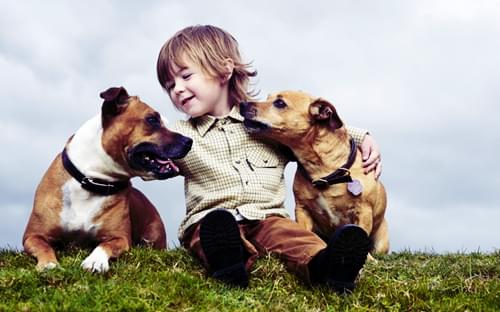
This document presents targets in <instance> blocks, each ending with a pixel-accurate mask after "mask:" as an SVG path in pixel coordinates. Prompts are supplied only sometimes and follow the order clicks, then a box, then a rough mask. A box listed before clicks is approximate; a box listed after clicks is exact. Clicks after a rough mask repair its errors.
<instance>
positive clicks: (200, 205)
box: [172, 105, 367, 241]
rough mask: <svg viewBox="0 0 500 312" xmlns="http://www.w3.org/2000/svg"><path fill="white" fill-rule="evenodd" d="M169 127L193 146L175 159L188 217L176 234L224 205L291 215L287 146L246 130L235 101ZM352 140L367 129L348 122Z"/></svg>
mask: <svg viewBox="0 0 500 312" xmlns="http://www.w3.org/2000/svg"><path fill="white" fill-rule="evenodd" d="M172 130H174V131H176V132H179V133H181V134H183V135H185V136H188V137H190V138H192V139H193V146H192V148H191V151H190V152H189V153H188V154H187V155H186V156H185V157H184V158H183V159H179V160H175V163H176V165H177V166H178V167H179V168H180V170H181V174H182V175H183V176H184V177H185V179H184V192H185V197H186V217H185V218H184V220H183V221H182V223H181V225H180V227H179V231H178V236H179V239H180V240H181V241H182V237H183V235H184V232H185V231H186V229H187V228H188V227H189V226H190V225H192V224H195V223H196V222H198V221H200V220H201V219H202V218H203V217H204V216H205V215H206V214H207V213H209V212H210V211H212V210H214V209H217V208H225V209H227V210H228V211H230V212H232V213H233V214H234V215H235V217H236V218H237V219H248V220H262V219H265V218H266V217H268V216H272V215H279V216H283V217H289V215H288V213H287V211H286V209H285V206H284V200H285V182H284V169H285V166H286V164H287V163H288V161H290V158H289V157H288V156H287V153H286V150H285V149H283V148H282V147H280V146H279V145H275V144H272V143H269V142H265V141H263V140H261V139H258V138H256V137H254V136H252V135H251V134H249V133H247V132H246V131H245V127H244V125H243V117H242V116H241V115H240V114H239V109H238V107H237V105H235V106H234V107H233V109H232V110H231V112H230V113H229V115H228V116H226V117H220V118H216V117H213V116H208V115H205V116H202V117H198V118H191V119H189V120H180V121H177V122H176V123H175V124H174V125H173V127H172ZM348 131H349V134H351V136H353V137H354V139H355V140H356V143H361V142H362V141H363V139H364V136H365V134H366V133H367V132H366V131H365V130H363V129H358V128H352V127H348Z"/></svg>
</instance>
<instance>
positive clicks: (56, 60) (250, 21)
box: [0, 0, 500, 253]
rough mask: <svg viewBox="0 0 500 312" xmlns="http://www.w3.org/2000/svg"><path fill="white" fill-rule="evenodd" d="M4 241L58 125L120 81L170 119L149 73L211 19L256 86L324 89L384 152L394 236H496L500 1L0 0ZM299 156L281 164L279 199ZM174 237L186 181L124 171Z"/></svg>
mask: <svg viewBox="0 0 500 312" xmlns="http://www.w3.org/2000/svg"><path fill="white" fill-rule="evenodd" d="M0 12H2V13H1V15H2V17H1V18H0V88H1V96H2V99H3V100H2V105H1V106H0V108H1V110H2V111H1V113H0V133H1V134H0V146H1V152H0V213H1V216H0V247H1V248H6V247H11V248H17V249H20V248H21V239H22V234H23V231H24V227H25V225H26V222H27V220H28V217H29V214H30V212H31V209H32V202H33V195H34V191H35V188H36V186H37V184H38V182H39V180H40V178H41V176H42V175H43V174H44V172H45V170H46V169H47V167H48V165H49V164H50V162H51V161H52V159H53V158H54V157H55V155H56V154H57V153H58V152H60V151H61V149H62V148H63V146H64V143H65V141H66V139H67V138H68V137H69V136H70V135H71V134H72V133H73V132H74V131H75V130H76V129H78V128H79V127H80V125H81V124H82V123H83V122H85V121H86V120H87V119H89V118H91V117H92V116H94V115H95V114H96V113H97V112H98V111H99V110H100V106H101V103H102V102H101V99H100V98H99V93H100V92H101V91H103V90H105V89H106V88H108V87H111V86H124V87H126V88H127V90H128V91H129V93H130V94H134V95H139V96H140V97H141V98H142V99H143V100H144V101H145V102H147V103H149V104H150V105H151V106H153V107H154V108H156V109H157V110H158V111H160V112H161V113H162V114H163V115H165V116H167V118H168V119H169V120H171V121H174V120H177V119H182V118H185V116H183V115H182V114H180V113H179V112H177V111H175V110H174V109H173V107H172V104H171V102H170V100H169V99H168V97H167V96H166V94H165V93H164V92H163V91H162V89H161V88H160V86H159V84H158V82H157V79H156V73H155V64H156V58H157V55H158V52H159V50H160V48H161V46H162V45H163V43H164V42H165V41H166V40H167V39H168V38H169V37H170V36H171V35H173V34H174V33H175V32H176V31H178V30H180V29H181V28H183V27H185V26H189V25H193V24H213V25H217V26H220V27H222V28H224V29H226V30H227V31H229V32H230V33H231V34H233V35H234V36H235V38H236V39H237V40H238V41H239V43H240V49H241V52H242V54H243V57H244V58H245V60H246V61H251V62H252V64H253V65H254V67H255V68H256V69H257V70H258V72H259V75H258V79H257V80H256V81H255V88H256V89H258V90H260V97H261V98H263V97H265V96H267V94H268V93H271V92H275V91H278V90H283V89H299V90H304V91H307V92H309V93H311V94H314V95H318V96H322V97H324V98H327V99H329V100H331V101H333V102H334V103H335V105H336V107H337V110H338V112H339V114H340V116H341V118H343V120H344V121H345V122H346V123H347V124H350V125H354V126H358V127H363V128H366V129H369V131H370V132H371V133H372V134H373V136H374V137H375V139H376V140H377V142H378V143H379V145H380V147H381V151H382V158H383V164H384V167H383V173H382V177H381V180H382V182H383V183H384V184H385V186H386V189H387V192H388V209H387V218H388V222H389V229H390V238H391V244H392V250H393V251H401V250H408V249H409V250H412V251H434V252H439V253H446V252H472V251H477V250H479V251H485V252H490V251H493V250H495V249H498V248H500V230H499V227H498V223H499V220H500V199H499V196H500V170H499V162H498V159H499V157H498V154H500V144H499V143H500V122H499V121H500V117H499V114H500V105H499V104H500V103H499V99H500V87H499V82H500V57H499V56H500V18H499V17H500V2H498V1H494V0H492V1H482V0H475V1H462V0H419V1H416V0H415V1H398V0H393V1H370V0H366V1H360V0H358V1H321V2H317V1H302V0H300V1H264V0H262V1H261V0H257V1H255V0H254V1H245V2H243V1H240V2H237V1H229V0H228V1H18V0H12V1H10V0H0ZM294 170H295V165H289V167H288V168H287V175H286V178H287V184H288V189H289V192H288V199H287V203H286V204H287V208H288V209H289V210H290V212H292V209H293V195H292V193H291V190H290V185H291V181H292V179H293V172H294ZM134 184H135V185H136V186H137V187H139V188H140V189H141V190H142V191H143V192H144V193H145V194H146V195H147V196H148V197H149V198H150V199H151V200H152V201H153V202H154V204H155V205H156V207H157V208H158V210H159V211H160V213H161V216H162V218H163V220H164V222H165V224H166V227H167V235H168V241H169V245H170V246H171V247H175V246H178V245H179V243H178V240H177V236H176V231H177V228H178V226H179V223H180V221H181V218H182V217H183V215H184V212H185V204H184V196H183V195H184V192H183V180H182V178H181V177H177V178H174V179H172V180H168V181H153V182H147V183H146V182H142V181H141V180H139V179H134Z"/></svg>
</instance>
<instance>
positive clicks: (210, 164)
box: [157, 26, 380, 292]
mask: <svg viewBox="0 0 500 312" xmlns="http://www.w3.org/2000/svg"><path fill="white" fill-rule="evenodd" d="M157 73H158V79H159V82H160V84H161V86H162V87H163V88H164V89H165V90H166V91H167V92H168V94H169V96H170V98H171V100H172V102H173V103H174V105H175V107H176V108H177V109H179V110H181V111H183V112H184V113H186V114H187V115H189V116H190V118H189V120H187V121H178V122H177V123H176V124H175V126H174V129H175V131H178V132H180V133H182V134H183V135H186V136H188V137H191V138H192V139H193V146H192V148H191V151H190V152H189V153H188V155H187V156H186V157H185V158H183V159H181V160H177V161H176V164H177V165H178V166H179V168H180V169H181V174H182V175H184V177H185V180H184V186H185V196H186V205H187V211H186V217H185V218H184V220H183V221H182V224H181V226H180V228H179V233H178V235H179V239H180V241H181V243H182V245H183V246H184V247H185V248H187V249H188V250H189V251H190V252H192V253H193V254H194V255H195V256H196V257H197V258H199V259H200V261H201V262H202V264H203V265H204V266H205V267H206V268H207V269H208V270H209V272H211V275H212V276H213V277H215V278H216V279H219V280H221V281H223V282H226V283H228V284H231V285H236V286H240V287H246V286H247V285H248V273H247V272H248V270H249V269H250V267H251V266H252V264H253V263H254V261H255V259H256V257H257V256H260V255H263V254H267V253H273V254H277V255H278V256H279V257H280V258H281V259H283V261H284V262H285V263H286V265H287V267H288V268H289V269H290V270H291V271H293V272H295V273H296V274H297V275H299V276H300V277H302V278H303V279H304V280H305V281H307V282H309V283H312V284H326V285H330V286H331V287H332V288H333V289H335V290H336V291H339V292H344V291H346V290H349V291H352V290H353V289H354V281H355V279H356V277H357V276H358V273H359V271H360V269H361V268H362V266H363V265H364V262H365V259H366V256H367V253H368V250H369V248H370V240H369V238H368V237H367V234H366V233H365V232H364V231H363V230H362V229H361V228H359V227H357V226H355V225H349V226H345V227H343V228H341V229H339V230H338V231H337V232H336V233H335V234H334V235H333V237H332V238H331V239H330V241H329V242H328V244H326V243H325V242H324V241H323V240H321V239H320V238H319V237H318V236H317V235H316V234H314V233H312V232H310V231H307V230H304V229H302V228H301V227H299V226H298V224H296V223H295V222H294V221H292V220H290V219H289V216H288V213H287V211H286V209H285V207H284V198H285V184H284V174H283V172H284V168H285V166H286V164H287V162H288V161H289V160H290V159H289V158H288V157H287V155H289V154H288V153H286V151H284V150H283V148H282V147H280V146H278V145H275V144H272V143H270V142H264V141H262V140H259V139H256V138H254V137H252V136H251V135H249V134H248V133H247V132H246V131H245V129H244V126H243V123H242V121H243V117H242V116H241V115H240V114H239V105H238V104H239V103H240V102H241V101H245V100H248V99H249V98H250V97H251V95H250V94H249V92H248V82H249V78H250V77H253V76H255V75H256V72H253V71H251V70H250V69H249V66H248V64H244V63H242V61H241V58H240V54H239V51H238V44H237V42H236V40H235V39H234V38H233V37H232V36H231V35H230V34H228V33H227V32H225V31H224V30H222V29H220V28H217V27H214V26H193V27H187V28H185V29H182V30H180V31H179V32H177V33H176V34H175V35H174V36H173V37H172V38H170V39H169V40H168V41H167V42H166V43H165V45H164V46H163V47H162V49H161V51H160V54H159V57H158V62H157ZM349 131H350V134H351V135H352V136H353V137H354V138H355V139H356V141H357V143H358V144H362V143H363V141H364V145H363V144H362V147H363V149H365V154H371V157H370V158H369V160H368V161H365V166H366V167H367V171H370V170H372V169H374V170H375V174H376V176H377V175H378V174H379V170H380V166H379V165H378V161H379V153H378V148H377V146H376V144H375V142H374V141H373V140H372V139H371V137H369V136H368V135H365V134H366V131H362V130H360V129H354V128H350V129H349ZM367 151H368V152H367Z"/></svg>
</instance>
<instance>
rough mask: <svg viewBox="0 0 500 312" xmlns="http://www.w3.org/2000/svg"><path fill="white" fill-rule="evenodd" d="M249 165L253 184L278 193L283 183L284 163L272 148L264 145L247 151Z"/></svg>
mask: <svg viewBox="0 0 500 312" xmlns="http://www.w3.org/2000/svg"><path fill="white" fill-rule="evenodd" d="M246 157H247V159H246V160H247V163H248V166H249V167H250V170H251V171H252V173H253V174H252V180H253V181H252V182H253V183H256V184H258V185H261V186H262V187H263V188H265V189H267V190H271V191H278V190H279V189H280V187H281V186H282V185H281V184H282V183H283V170H284V161H283V160H282V159H281V158H280V156H279V155H278V154H277V153H276V151H274V150H273V149H272V148H270V147H268V146H266V145H264V144H262V145H259V146H252V148H248V149H247V150H246Z"/></svg>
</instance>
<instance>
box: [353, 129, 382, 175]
mask: <svg viewBox="0 0 500 312" xmlns="http://www.w3.org/2000/svg"><path fill="white" fill-rule="evenodd" d="M359 148H360V150H361V154H362V155H363V167H364V168H365V174H368V173H369V172H371V171H373V170H375V179H378V178H379V177H380V174H381V173H382V162H381V158H380V150H379V147H378V145H377V142H375V140H374V139H373V137H372V136H371V135H369V134H367V135H365V139H364V140H363V143H361V146H360V147H359Z"/></svg>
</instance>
